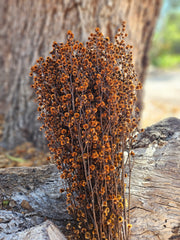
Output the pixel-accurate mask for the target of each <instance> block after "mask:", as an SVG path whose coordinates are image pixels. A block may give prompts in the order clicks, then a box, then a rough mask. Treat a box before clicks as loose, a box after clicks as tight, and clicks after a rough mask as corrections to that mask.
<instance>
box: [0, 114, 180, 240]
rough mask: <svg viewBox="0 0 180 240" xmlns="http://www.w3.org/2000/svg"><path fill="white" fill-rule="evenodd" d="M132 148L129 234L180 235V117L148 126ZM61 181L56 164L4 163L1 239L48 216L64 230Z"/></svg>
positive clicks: (163, 237)
mask: <svg viewBox="0 0 180 240" xmlns="http://www.w3.org/2000/svg"><path fill="white" fill-rule="evenodd" d="M134 148H135V150H134V151H135V153H136V155H135V165H134V168H133V172H132V188H131V189H132V190H131V191H132V202H131V216H132V220H131V223H132V225H133V227H132V236H131V239H133V240H136V239H142V240H145V239H154V240H156V239H161V240H166V239H170V240H172V239H180V174H179V173H180V168H179V165H180V161H179V160H180V120H179V119H176V118H169V119H166V120H164V121H162V122H159V123H157V124H155V125H153V126H151V127H149V128H147V129H146V130H145V132H144V133H142V134H141V136H140V137H139V140H138V142H137V143H136V145H135V146H134ZM61 181H62V180H60V178H59V173H58V171H57V169H56V167H55V166H54V165H49V166H42V167H38V168H9V169H1V170H0V201H1V207H0V208H1V210H0V229H3V230H2V232H0V239H4V240H9V239H12V238H9V237H10V236H16V235H17V233H18V232H20V231H23V230H25V229H29V228H30V227H32V226H35V225H38V224H41V223H42V222H44V221H45V220H46V219H50V220H51V221H52V222H54V223H55V224H56V225H57V226H58V227H60V229H62V231H63V232H64V231H65V225H66V223H67V221H68V215H67V213H66V210H65V209H66V204H65V195H64V194H60V193H59V189H60V188H61V185H62V182H61ZM19 239H20V240H21V238H19ZM22 239H23V238H22Z"/></svg>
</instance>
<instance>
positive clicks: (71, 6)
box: [0, 0, 161, 148]
mask: <svg viewBox="0 0 180 240" xmlns="http://www.w3.org/2000/svg"><path fill="white" fill-rule="evenodd" d="M160 6H161V0H151V1H150V0H128V1H127V0H107V1H104V0H99V1H94V0H66V1H65V0H51V1H49V0H39V1H35V0H32V1H28V0H16V1H14V0H1V3H0V16H1V25H2V27H1V33H0V36H1V39H0V48H1V56H0V63H1V64H0V72H1V75H0V84H1V90H0V101H1V107H2V108H1V109H2V111H3V112H6V121H5V126H4V137H3V146H5V147H6V148H12V147H14V146H15V145H18V144H20V143H22V142H23V141H31V142H34V144H35V145H36V146H37V147H42V146H43V142H44V136H43V133H41V132H39V130H38V129H39V123H37V120H36V117H37V116H36V106H35V103H34V101H33V98H34V96H33V94H32V90H31V88H30V85H31V84H32V78H30V77H28V73H29V70H30V66H32V65H33V64H34V63H35V60H36V59H37V58H38V57H40V56H45V55H47V53H48V52H49V51H50V49H51V44H52V42H53V41H57V42H60V41H64V40H65V37H66V32H67V31H68V30H69V29H70V30H72V31H73V32H74V33H75V37H76V39H79V40H81V41H83V42H85V41H86V40H87V37H88V35H89V33H90V32H92V31H93V30H94V29H95V27H100V29H101V31H102V32H103V33H104V35H105V36H109V37H110V38H111V39H112V37H113V36H114V35H115V32H116V31H117V29H118V28H119V26H120V23H121V21H122V20H125V21H126V22H127V32H128V36H129V37H128V38H129V40H128V41H129V42H130V43H131V44H132V45H133V46H134V49H133V55H134V63H135V67H136V71H137V74H138V77H139V79H140V81H141V82H142V83H143V81H144V77H145V73H146V68H147V64H148V57H147V53H148V50H149V46H150V40H151V36H152V33H153V29H154V27H155V23H156V19H157V17H158V14H159V10H160ZM141 99H142V96H141V95H139V99H138V105H139V106H140V107H141V105H142V104H141Z"/></svg>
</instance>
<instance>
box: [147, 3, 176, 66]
mask: <svg viewBox="0 0 180 240" xmlns="http://www.w3.org/2000/svg"><path fill="white" fill-rule="evenodd" d="M179 22H180V2H179V1H177V0H164V4H163V7H162V10H161V17H160V21H158V24H157V26H156V29H155V34H154V37H153V43H152V48H151V51H150V59H151V63H152V64H153V65H155V66H156V67H162V68H170V67H178V66H180V45H179V42H180V25H179Z"/></svg>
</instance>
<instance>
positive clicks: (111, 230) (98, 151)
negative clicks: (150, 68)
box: [30, 22, 141, 240]
mask: <svg viewBox="0 0 180 240" xmlns="http://www.w3.org/2000/svg"><path fill="white" fill-rule="evenodd" d="M126 36H127V34H126V33H125V22H123V24H122V29H121V30H120V29H119V30H118V33H117V35H116V36H115V43H111V42H110V40H109V38H106V37H104V36H103V34H102V33H101V32H100V30H99V28H96V30H95V33H91V34H90V36H89V38H88V41H87V43H86V45H84V44H83V43H81V42H78V41H75V39H74V35H73V33H72V32H71V31H68V33H67V42H66V43H57V42H54V43H53V50H52V51H51V52H50V54H51V57H47V58H46V59H44V58H42V57H40V58H39V59H38V60H37V64H36V65H34V66H33V67H32V68H31V73H30V75H31V76H32V75H33V73H34V84H33V86H32V87H33V88H34V89H35V91H36V94H37V102H38V104H39V106H38V111H39V112H40V116H39V119H40V120H42V121H43V125H42V128H44V129H45V134H46V138H47V140H48V142H49V144H48V146H49V150H50V151H51V153H53V156H54V159H55V161H56V164H57V167H58V169H59V170H60V172H61V178H62V179H64V182H65V189H61V192H63V191H66V192H67V206H68V207H67V210H68V212H69V214H71V215H72V216H73V217H74V218H75V219H76V223H77V224H75V226H71V225H70V224H68V225H67V229H69V230H71V232H72V235H73V238H74V239H92V240H96V239H97V240H100V239H108V240H110V239H111V240H115V239H124V238H123V236H125V235H126V236H127V235H128V232H129V231H128V229H129V228H128V224H130V223H129V220H128V218H127V216H126V212H127V211H126V204H125V200H126V197H125V180H124V179H125V177H127V173H125V167H126V165H128V162H129V164H130V160H129V159H130V158H129V157H130V155H133V152H131V145H132V142H133V141H134V135H135V132H137V129H138V122H139V118H138V113H139V109H138V108H137V107H136V104H135V102H136V90H139V89H141V84H140V82H139V81H138V79H137V76H136V73H135V71H134V66H133V63H132V46H130V45H127V44H126V43H125V38H126ZM125 151H127V152H128V156H129V157H128V158H127V159H125ZM126 239H127V238H126Z"/></svg>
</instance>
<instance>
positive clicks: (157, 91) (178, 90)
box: [0, 69, 180, 168]
mask: <svg viewBox="0 0 180 240" xmlns="http://www.w3.org/2000/svg"><path fill="white" fill-rule="evenodd" d="M167 117H177V118H180V70H175V71H162V70H154V69H150V71H149V74H148V76H147V79H146V82H145V84H144V110H143V113H142V119H141V126H142V127H143V128H145V127H147V126H150V125H152V124H154V123H155V122H158V121H160V120H162V119H164V118H167ZM3 123H4V116H3V115H0V141H1V139H2V133H3ZM48 155H49V154H48V153H44V152H42V151H39V150H37V149H36V148H34V147H33V145H32V143H29V142H26V143H23V144H21V145H20V146H17V147H16V148H15V149H13V150H11V151H6V150H5V149H3V148H0V168H6V167H17V166H18V167H21V166H27V167H30V166H39V165H44V164H47V163H48V162H47V160H46V159H47V156H48Z"/></svg>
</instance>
